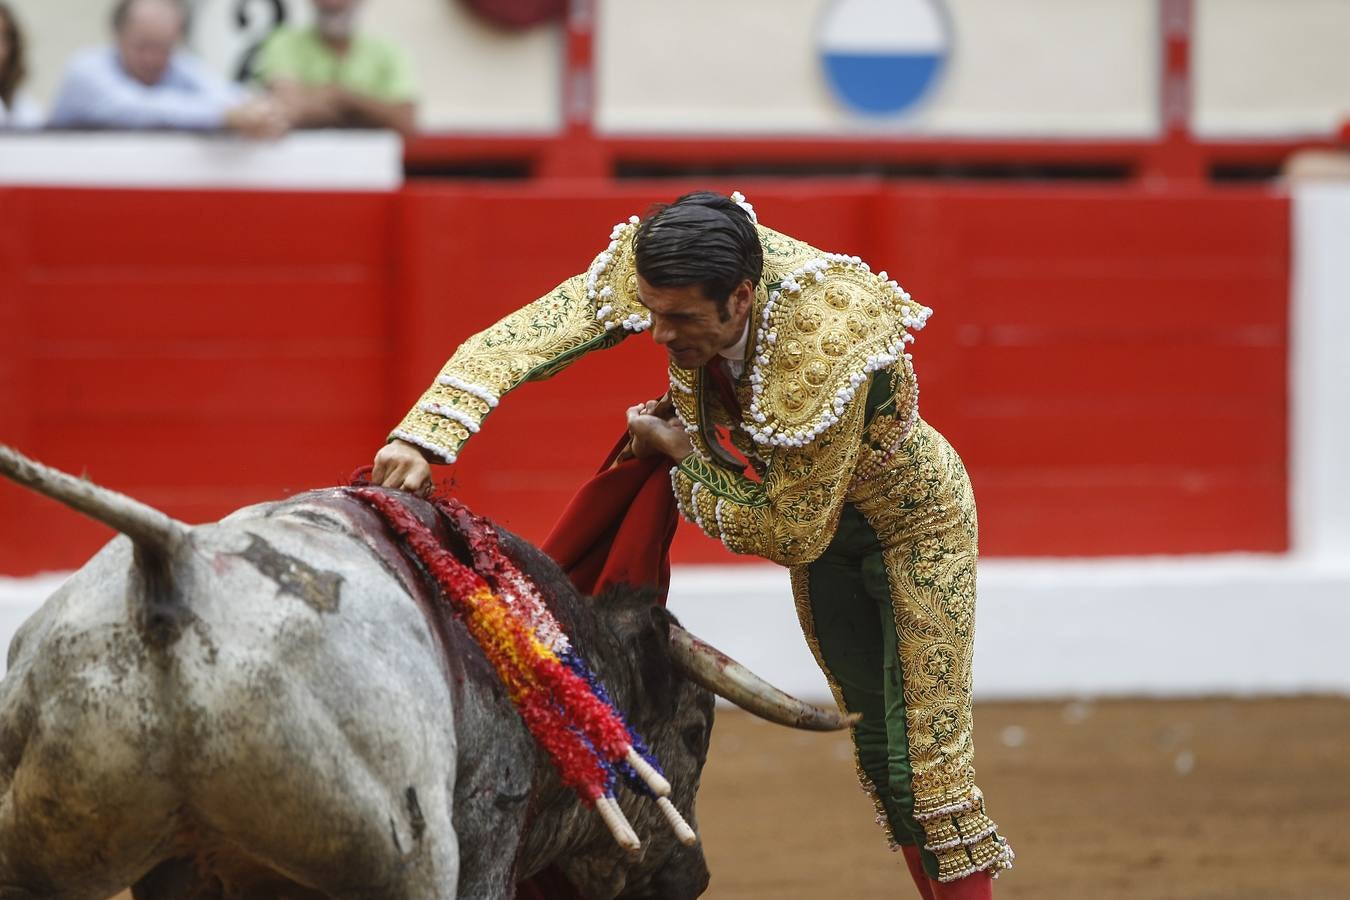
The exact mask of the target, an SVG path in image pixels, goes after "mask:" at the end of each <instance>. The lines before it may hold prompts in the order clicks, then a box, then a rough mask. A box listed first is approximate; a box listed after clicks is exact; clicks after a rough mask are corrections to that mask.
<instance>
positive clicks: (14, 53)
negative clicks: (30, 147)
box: [0, 0, 28, 112]
mask: <svg viewBox="0 0 1350 900" xmlns="http://www.w3.org/2000/svg"><path fill="white" fill-rule="evenodd" d="M0 19H3V20H4V27H5V29H6V30H7V31H9V56H8V58H6V59H5V61H4V64H3V65H0V100H3V101H4V104H5V106H6V107H8V108H9V110H10V111H11V112H13V111H14V95H15V94H17V93H18V92H19V85H21V84H23V80H24V78H26V77H27V76H28V47H27V45H26V44H25V43H24V40H23V32H22V31H20V30H19V20H18V19H16V18H14V10H12V9H10V8H9V4H8V3H5V2H4V0H0Z"/></svg>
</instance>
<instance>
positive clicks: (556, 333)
mask: <svg viewBox="0 0 1350 900" xmlns="http://www.w3.org/2000/svg"><path fill="white" fill-rule="evenodd" d="M606 324H607V323H606V322H605V321H602V320H600V319H598V318H597V316H596V308H595V303H594V301H593V300H591V299H590V298H588V297H587V289H586V276H584V275H578V276H576V277H575V278H571V279H568V280H567V281H565V282H563V283H562V284H561V285H559V286H558V287H557V288H556V289H555V290H554V291H552V292H551V293H549V294H547V295H546V296H544V297H541V298H540V299H538V300H536V301H535V302H533V303H531V304H530V305H529V306H526V307H525V308H524V309H520V310H517V311H516V312H514V313H512V314H511V315H509V316H507V317H506V318H504V319H502V320H501V321H500V322H498V323H497V324H495V325H493V326H491V327H489V328H487V329H486V330H484V331H480V332H479V333H478V334H475V335H474V336H473V337H471V338H469V339H468V340H466V341H465V342H464V343H463V344H461V345H460V346H459V349H458V350H456V351H455V354H454V355H453V356H452V357H450V361H449V362H447V363H446V364H445V366H444V368H442V369H441V372H440V374H439V375H438V376H437V377H436V380H435V382H433V383H432V385H431V387H429V388H427V390H426V392H425V393H424V394H422V397H421V399H419V400H418V401H417V404H416V405H415V406H414V407H413V408H412V409H411V410H409V411H408V414H407V415H406V416H404V417H403V421H402V422H400V423H399V425H398V427H397V428H395V429H394V431H393V432H392V433H391V434H390V435H389V437H390V438H391V439H393V438H399V439H401V440H405V441H407V442H408V443H410V444H416V445H417V446H419V447H421V448H423V449H424V450H427V451H430V452H431V453H432V454H434V455H435V456H436V458H438V459H439V460H440V461H442V462H445V463H453V462H454V461H455V459H456V458H457V457H458V455H459V450H460V448H461V447H462V446H463V445H464V442H465V441H467V440H468V439H469V436H470V435H473V434H476V433H477V432H478V429H479V426H481V425H482V422H483V419H484V418H486V417H487V414H488V413H489V412H491V411H492V410H493V408H495V407H496V405H497V402H498V401H499V400H500V399H501V397H502V396H503V395H504V394H505V393H506V392H507V391H510V390H511V389H512V388H515V387H516V386H518V385H520V384H522V383H524V382H526V381H540V380H543V379H545V378H549V377H551V376H553V375H556V374H557V373H558V372H561V371H562V370H563V369H565V368H567V367H568V366H569V365H571V364H572V363H573V362H575V361H576V360H578V359H580V358H581V357H582V356H583V355H585V354H586V353H589V352H590V351H592V350H598V349H602V348H605V347H612V346H613V345H615V344H617V343H618V342H619V341H621V340H623V338H624V337H626V336H627V335H628V334H631V333H632V332H631V330H630V329H626V328H623V327H619V328H614V327H609V328H607V327H606Z"/></svg>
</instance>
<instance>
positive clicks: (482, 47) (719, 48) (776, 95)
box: [15, 0, 1350, 137]
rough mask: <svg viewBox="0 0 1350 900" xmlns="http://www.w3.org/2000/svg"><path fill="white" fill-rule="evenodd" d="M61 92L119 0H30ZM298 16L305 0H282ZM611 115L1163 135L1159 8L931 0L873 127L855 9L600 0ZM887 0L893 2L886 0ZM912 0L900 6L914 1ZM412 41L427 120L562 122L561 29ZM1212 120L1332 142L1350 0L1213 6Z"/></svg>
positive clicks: (443, 7)
mask: <svg viewBox="0 0 1350 900" xmlns="http://www.w3.org/2000/svg"><path fill="white" fill-rule="evenodd" d="M15 2H16V5H17V8H18V12H19V15H20V17H21V18H22V20H23V23H24V25H25V26H26V30H27V32H28V34H29V38H30V41H31V43H32V44H33V51H34V52H33V57H34V58H33V63H34V65H33V78H32V84H31V87H32V88H34V89H35V93H36V94H37V95H38V96H39V98H41V99H43V100H50V98H51V96H52V93H53V91H54V90H55V87H56V83H57V81H58V79H59V78H60V72H61V68H62V66H63V64H64V62H65V60H66V59H67V58H68V57H69V56H70V54H71V53H72V52H74V51H75V50H76V49H77V48H79V47H82V46H88V45H90V44H94V43H98V42H101V41H102V40H104V37H105V34H106V29H107V22H106V20H107V11H108V9H109V8H110V7H111V5H112V2H111V0H15ZM283 2H284V4H285V5H286V7H287V9H288V10H290V11H291V14H292V16H293V17H298V18H300V19H303V18H305V17H306V15H307V10H308V3H307V0H283ZM593 2H595V4H596V6H597V10H598V15H597V23H596V24H597V29H598V41H597V47H596V56H597V69H598V72H597V77H598V84H597V89H598V97H597V99H598V103H599V109H598V111H597V121H598V124H599V125H600V127H601V128H602V130H605V131H609V132H620V133H623V132H628V133H633V132H637V133H641V132H648V133H650V132H655V131H667V130H669V131H701V132H718V131H727V132H739V133H756V134H807V135H822V134H834V133H840V132H845V133H847V132H863V133H867V132H882V133H885V132H900V133H912V134H918V135H928V134H931V135H956V136H967V135H973V136H981V135H988V136H993V137H1006V136H1025V137H1065V136H1074V137H1112V136H1120V137H1147V136H1150V135H1153V134H1156V133H1157V130H1158V110H1157V107H1158V104H1157V74H1158V65H1159V62H1158V55H1157V54H1158V39H1157V35H1158V22H1157V11H1158V4H1157V2H1156V0H924V2H934V3H938V4H939V5H940V6H941V7H942V8H943V9H944V10H946V13H947V17H948V19H949V21H950V24H951V30H952V34H953V39H954V52H953V55H952V56H951V59H950V62H949V64H948V66H947V68H946V70H945V73H944V74H943V75H942V76H940V82H939V83H938V85H937V87H936V88H935V89H934V91H933V93H932V94H931V95H930V96H929V97H928V99H927V100H926V101H925V103H924V104H923V105H922V106H920V107H919V108H917V110H916V111H914V112H912V113H909V114H905V115H899V116H892V117H886V118H881V119H879V120H878V119H871V118H867V117H864V116H860V115H858V114H855V113H853V112H851V111H849V110H848V109H847V108H846V107H845V106H844V105H843V104H841V103H840V102H839V101H838V100H837V99H836V98H835V97H834V96H833V94H832V93H831V91H830V89H829V86H828V85H827V83H826V81H825V80H824V78H823V77H822V74H821V67H820V63H819V53H818V48H817V38H818V33H819V30H820V25H821V22H822V21H823V19H824V18H825V16H826V15H827V13H828V12H829V11H830V10H831V9H832V7H833V5H834V4H836V3H839V2H843V0H735V2H730V3H728V2H725V0H680V2H676V3H672V2H668V0H593ZM875 2H879V3H885V2H890V0H875ZM897 2H898V0H897ZM238 3H239V0H195V6H196V8H197V16H196V27H195V29H194V34H193V43H194V46H195V47H196V48H197V49H198V51H199V52H201V53H203V54H204V55H205V56H207V57H208V58H209V59H210V60H211V61H212V62H213V63H214V64H216V65H219V66H220V67H221V68H222V70H224V69H227V68H228V69H232V68H233V67H234V65H235V64H236V63H237V61H238V57H239V54H240V53H241V52H242V50H243V49H244V48H245V47H246V46H247V45H248V44H249V43H250V42H252V41H255V40H256V39H257V38H258V36H259V34H260V33H261V31H260V30H261V29H262V28H263V27H264V26H265V25H266V24H267V23H266V22H265V21H263V20H262V18H261V16H262V13H263V10H264V9H265V8H266V7H267V6H268V5H269V4H268V3H266V2H264V0H250V2H246V3H245V8H246V9H248V10H249V11H250V13H251V15H252V17H253V18H252V20H251V22H250V23H249V24H248V25H245V26H243V27H241V26H239V25H238V24H237V23H236V21H235V19H234V11H235V9H236V7H237V4H238ZM367 3H368V8H367V10H366V22H367V24H368V27H369V28H370V30H371V31H372V32H375V33H378V34H382V35H384V36H387V37H389V38H391V39H393V40H396V41H398V42H399V43H400V44H402V45H403V46H405V47H406V48H407V49H408V50H409V51H410V53H411V55H412V56H413V58H414V61H415V64H416V68H417V70H418V75H419V78H420V80H421V84H422V86H423V89H424V96H425V99H424V104H423V123H424V126H425V127H426V128H427V129H428V130H432V131H436V130H468V131H483V130H493V131H508V132H510V131H524V132H540V131H552V130H555V129H556V128H557V127H558V124H559V122H560V112H559V77H558V73H559V71H560V66H561V60H562V30H561V26H559V25H554V26H549V27H542V28H535V29H532V30H530V31H527V32H523V33H510V32H503V31H499V30H497V29H494V28H492V27H490V26H488V25H485V24H483V23H482V22H481V21H480V20H478V19H477V18H475V17H474V16H473V15H472V14H470V13H469V12H468V11H467V10H466V9H465V7H464V5H463V4H462V3H460V2H458V0H367ZM1194 26H1195V37H1194V45H1193V46H1194V74H1195V96H1194V100H1195V105H1194V120H1195V123H1196V125H1197V129H1198V131H1199V132H1200V133H1201V134H1203V135H1208V136H1246V135H1258V136H1261V135H1264V136H1282V135H1291V134H1325V133H1327V132H1328V131H1329V130H1331V129H1332V128H1333V127H1334V126H1335V125H1336V123H1337V122H1339V121H1340V120H1341V119H1342V118H1343V117H1345V116H1346V115H1350V51H1347V49H1346V40H1347V35H1350V0H1195V22H1194Z"/></svg>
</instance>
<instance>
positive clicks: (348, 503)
mask: <svg viewBox="0 0 1350 900" xmlns="http://www.w3.org/2000/svg"><path fill="white" fill-rule="evenodd" d="M0 471H3V473H4V474H6V475H7V476H9V477H10V478H12V479H14V480H16V481H19V482H21V483H23V484H26V485H28V486H29V487H31V488H34V489H36V490H38V491H40V492H42V493H44V494H46V495H48V496H50V497H53V498H55V499H57V500H59V501H62V502H64V503H66V504H67V505H69V506H71V507H73V508H75V509H76V510H79V511H80V512H83V513H85V514H86V515H89V516H91V517H93V518H95V519H97V520H99V521H101V522H103V523H105V524H107V525H109V526H111V527H113V528H114V529H116V530H117V531H119V532H121V535H120V536H118V537H116V538H115V539H113V540H112V541H111V542H110V543H108V544H107V545H106V546H105V547H104V548H103V549H102V550H101V551H99V553H98V554H97V555H96V556H94V557H93V559H91V560H90V561H89V562H88V563H87V564H86V565H85V566H84V567H83V568H81V569H80V570H79V571H77V572H76V573H74V574H73V575H72V576H71V577H70V579H69V580H67V581H66V582H65V583H64V584H63V585H62V586H61V588H60V589H59V590H58V591H57V592H56V593H55V594H54V595H53V596H52V597H51V598H50V599H48V600H47V602H46V603H45V604H44V605H43V606H42V607H41V609H39V610H38V611H37V612H36V613H35V614H34V615H33V616H32V617H31V618H30V619H29V620H28V621H27V622H25V623H24V625H23V626H22V627H21V628H20V630H19V631H18V633H17V634H16V636H15V637H14V640H13V642H12V643H11V645H10V648H9V657H8V671H7V673H6V675H5V677H4V680H3V682H0V898H40V897H41V898H47V897H51V898H90V900H103V898H106V897H108V896H110V895H111V894H113V893H116V892H117V891H119V890H122V889H124V888H126V887H128V886H130V887H132V891H133V894H134V896H135V897H136V898H138V900H168V898H208V897H210V898H259V897H277V898H321V897H328V898H343V900H346V898H352V900H355V898H405V900H433V898H434V900H450V898H461V900H462V898H505V897H510V896H511V895H512V892H513V890H514V884H515V882H516V880H517V879H519V878H524V877H528V876H530V875H532V874H533V873H536V872H538V871H540V870H541V869H543V868H544V867H546V866H550V865H553V866H556V867H558V868H559V869H560V870H561V871H562V873H563V874H564V875H566V876H567V878H568V879H569V880H570V881H571V882H572V883H573V884H574V885H575V886H577V888H578V889H579V890H580V892H581V893H582V894H583V895H584V896H586V897H591V898H619V897H623V898H635V900H636V898H669V900H683V898H692V897H697V896H698V895H699V894H701V893H702V892H703V890H704V889H705V887H706V885H707V882H708V871H707V866H706V863H705V860H704V857H703V854H702V850H701V847H699V846H697V845H694V846H686V845H685V844H684V843H681V842H680V841H677V840H676V839H675V836H674V835H673V834H672V833H671V832H670V831H669V830H668V829H667V828H666V824H665V822H664V820H663V819H662V817H661V815H660V814H659V813H658V812H657V811H656V809H655V807H654V805H653V804H651V803H649V802H645V801H644V800H643V798H639V797H636V796H635V795H633V794H631V793H629V792H627V791H620V803H621V806H622V808H623V810H624V812H625V814H626V815H627V817H628V819H629V821H630V822H631V823H632V827H633V829H634V831H636V833H637V835H638V836H639V838H640V839H641V849H640V850H639V851H637V852H632V851H631V850H628V851H625V850H622V849H620V848H619V847H617V846H616V844H615V843H614V841H613V839H612V838H611V836H610V834H609V832H608V831H607V830H606V829H605V828H604V826H603V825H602V824H601V823H600V821H599V819H598V818H597V817H596V816H595V815H594V813H593V812H592V811H591V810H588V809H587V808H586V807H584V806H583V805H582V804H581V803H580V802H579V800H578V799H577V797H576V795H575V794H574V793H573V792H571V791H570V790H567V789H565V788H564V787H563V786H562V784H561V783H560V781H559V779H558V776H557V774H556V773H555V772H554V770H553V768H552V767H551V766H550V765H549V764H548V761H547V759H546V758H545V757H544V755H543V753H542V751H540V750H539V748H538V747H537V746H536V745H535V743H534V742H533V740H532V739H531V737H530V735H529V733H528V731H527V730H526V728H525V727H524V725H523V723H522V722H521V720H520V718H519V716H518V715H517V714H516V712H515V710H514V708H513V707H512V705H511V703H510V700H509V698H508V696H507V693H506V690H505V689H504V688H503V686H502V685H501V683H500V681H499V679H498V678H497V676H496V674H495V672H494V670H493V669H492V668H491V666H490V665H489V664H488V662H487V660H486V658H485V657H484V655H483V654H482V652H481V651H480V650H479V648H478V647H477V645H476V644H475V643H474V642H473V641H472V639H471V638H470V637H469V635H468V633H467V632H466V631H465V629H464V627H463V625H462V624H461V623H460V622H459V621H457V620H456V619H454V617H453V616H449V615H446V614H445V613H444V611H443V609H444V608H443V606H441V605H440V604H439V603H438V600H437V597H436V596H435V592H434V590H433V588H431V587H430V586H429V584H428V582H427V581H426V579H425V577H424V575H423V573H422V572H421V571H420V570H419V569H418V567H417V566H416V565H415V564H414V563H412V562H410V561H409V560H408V558H407V557H405V556H404V555H403V554H402V553H401V552H399V548H398V546H397V545H396V542H395V540H394V538H393V537H392V536H391V534H390V532H389V531H388V530H387V529H386V528H385V527H384V524H383V522H382V521H381V520H380V519H378V518H377V517H376V515H375V513H374V512H373V511H372V510H371V509H370V508H369V507H368V506H366V505H364V504H362V503H359V502H358V501H356V500H355V499H353V498H352V496H351V495H350V494H349V493H347V492H344V491H342V490H340V489H333V490H327V491H315V492H310V493H306V494H302V495H298V496H296V497H293V498H291V499H288V500H285V501H281V502H275V503H263V504H259V505H255V506H249V507H245V508H243V509H241V510H239V511H237V512H235V513H233V514H231V515H230V516H228V517H226V518H224V519H222V520H221V521H219V522H216V523H210V524H204V525H197V526H188V525H185V524H184V523H182V522H178V521H176V520H174V519H172V518H170V517H169V516H167V515H165V514H164V513H162V512H160V511H158V510H155V509H153V508H151V507H148V506H146V505H144V504H142V503H139V502H137V501H136V500H133V499H132V498H130V497H127V496H125V495H122V494H118V493H115V492H113V491H110V490H107V489H105V488H101V487H99V486H97V485H94V484H92V483H89V482H87V481H84V480H80V479H76V478H73V477H71V476H69V475H66V474H64V473H61V472H58V471H56V470H53V469H50V468H47V467H45V466H41V465H40V464H37V463H35V462H33V461H31V460H28V459H27V458H25V457H23V456H22V455H20V454H18V453H17V452H15V451H13V450H10V449H9V448H6V447H3V446H0ZM400 502H401V503H403V504H405V505H406V506H407V508H408V509H409V510H410V511H412V512H413V513H414V514H415V515H416V516H418V517H419V518H420V519H422V520H423V521H424V522H427V523H430V524H434V523H435V521H436V520H435V517H434V514H433V511H432V509H431V507H430V506H429V505H428V504H426V503H425V502H423V501H421V500H418V499H416V498H412V497H408V496H405V495H400ZM447 539H448V540H450V541H451V543H450V545H451V546H452V547H453V540H452V539H449V538H447ZM503 546H504V548H505V550H506V552H507V554H508V555H509V556H510V557H511V558H512V560H513V561H514V562H515V563H516V565H517V566H518V567H520V569H521V570H522V571H524V572H525V574H526V575H527V576H528V577H529V578H530V579H532V580H533V581H534V583H535V584H536V585H537V587H538V588H539V590H540V592H541V594H542V595H543V596H544V597H545V599H546V600H547V602H548V604H549V606H550V608H551V609H552V611H553V613H554V615H555V616H556V617H557V618H558V620H559V621H560V622H561V624H562V625H563V627H564V628H565V629H566V630H567V631H568V633H569V634H570V635H571V637H572V640H573V643H574V644H575V645H576V646H577V647H578V648H580V649H581V650H582V652H583V653H584V655H585V656H586V657H587V658H588V659H589V660H590V663H591V666H592V668H593V669H594V670H595V672H596V674H597V675H598V676H599V678H600V679H601V680H602V681H603V682H604V683H605V684H606V685H607V687H608V688H609V691H610V693H611V695H612V696H613V699H614V701H615V703H616V705H617V706H618V707H619V708H620V709H621V710H623V711H624V712H625V714H626V715H627V717H628V719H629V721H630V722H631V723H632V724H633V725H634V726H635V727H636V729H637V730H638V732H639V733H642V734H644V735H646V736H647V738H648V741H649V743H650V745H651V747H652V749H653V750H654V751H655V754H656V756H657V758H658V759H660V760H661V761H662V762H663V764H664V766H665V768H666V774H667V775H668V776H669V780H670V781H671V782H672V784H673V786H674V787H673V793H672V795H671V800H672V801H673V803H674V804H675V806H676V807H677V808H678V809H679V810H680V812H682V813H683V814H684V816H685V818H686V819H687V820H688V821H689V822H690V824H691V825H694V824H696V823H695V817H694V810H693V804H694V795H695V792H696V790H697V787H698V782H699V777H700V774H701V772H702V768H703V764H704V761H705V757H706V753H707V749H708V742H709V736H710V732H711V727H712V721H713V697H712V692H716V693H719V694H721V695H723V696H725V697H727V698H728V699H731V700H733V701H734V702H736V703H738V704H739V705H741V706H744V707H746V708H747V709H750V710H751V711H752V712H755V713H757V714H759V715H762V716H764V717H766V718H769V719H772V720H773V721H777V722H780V723H783V724H788V725H792V726H795V727H802V728H808V729H816V730H821V729H833V728H841V727H846V726H847V724H848V722H847V720H846V719H844V718H843V717H841V716H840V715H839V714H837V713H835V712H833V711H824V710H819V709H816V708H814V707H811V706H808V705H806V704H803V703H801V702H800V701H798V700H795V699H794V698H791V697H789V696H787V695H785V694H782V693H781V692H779V691H777V690H776V689H773V688H771V687H770V686H768V685H767V684H765V683H763V682H762V681H760V680H759V679H757V678H756V677H755V676H753V675H752V674H750V673H748V672H746V671H744V670H742V669H740V668H739V667H738V666H736V665H735V664H734V663H733V662H731V661H730V660H728V659H727V658H726V657H723V656H721V655H720V654H719V653H717V652H716V651H715V650H713V649H712V648H710V647H708V646H707V645H705V644H702V643H701V642H700V641H698V640H697V638H695V637H693V636H692V635H690V634H688V633H687V632H685V631H683V629H681V628H680V627H679V626H678V624H677V623H676V621H675V619H674V617H673V616H671V615H670V614H669V613H667V612H666V611H665V610H664V609H663V608H661V607H659V606H657V605H655V604H654V602H653V600H652V599H651V598H650V597H648V598H643V597H640V596H615V597H611V598H606V599H604V600H602V601H597V602H591V601H590V599H589V598H585V597H582V596H579V595H578V593H577V592H576V590H575V589H574V588H573V587H572V585H571V584H570V582H569V581H568V580H567V578H566V576H565V575H564V574H563V573H562V572H561V571H560V570H559V568H558V567H557V565H556V564H554V563H553V562H552V561H551V560H549V559H548V558H547V557H546V556H545V555H544V554H543V553H542V552H540V551H539V550H537V549H536V548H534V547H532V546H531V545H529V544H528V543H526V542H524V541H522V540H520V539H518V538H515V537H514V536H511V535H509V534H506V533H503ZM459 552H463V548H460V551H459Z"/></svg>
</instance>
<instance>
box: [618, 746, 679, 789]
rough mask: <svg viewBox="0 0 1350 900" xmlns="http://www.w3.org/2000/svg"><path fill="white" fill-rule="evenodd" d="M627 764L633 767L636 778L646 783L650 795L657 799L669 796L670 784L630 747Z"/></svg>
mask: <svg viewBox="0 0 1350 900" xmlns="http://www.w3.org/2000/svg"><path fill="white" fill-rule="evenodd" d="M627 759H628V764H629V765H630V766H632V767H633V771H635V772H637V773H638V777H639V778H641V779H642V780H643V781H645V782H646V783H647V787H649V788H651V789H652V793H653V794H655V795H656V796H658V797H669V796H670V782H669V781H666V779H665V778H663V777H662V776H661V773H660V772H658V771H656V770H655V769H653V768H652V765H651V763H649V762H647V761H646V760H645V759H643V758H642V754H640V753H638V752H637V751H636V750H634V749H633V748H632V747H629V748H628V757H627Z"/></svg>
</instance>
